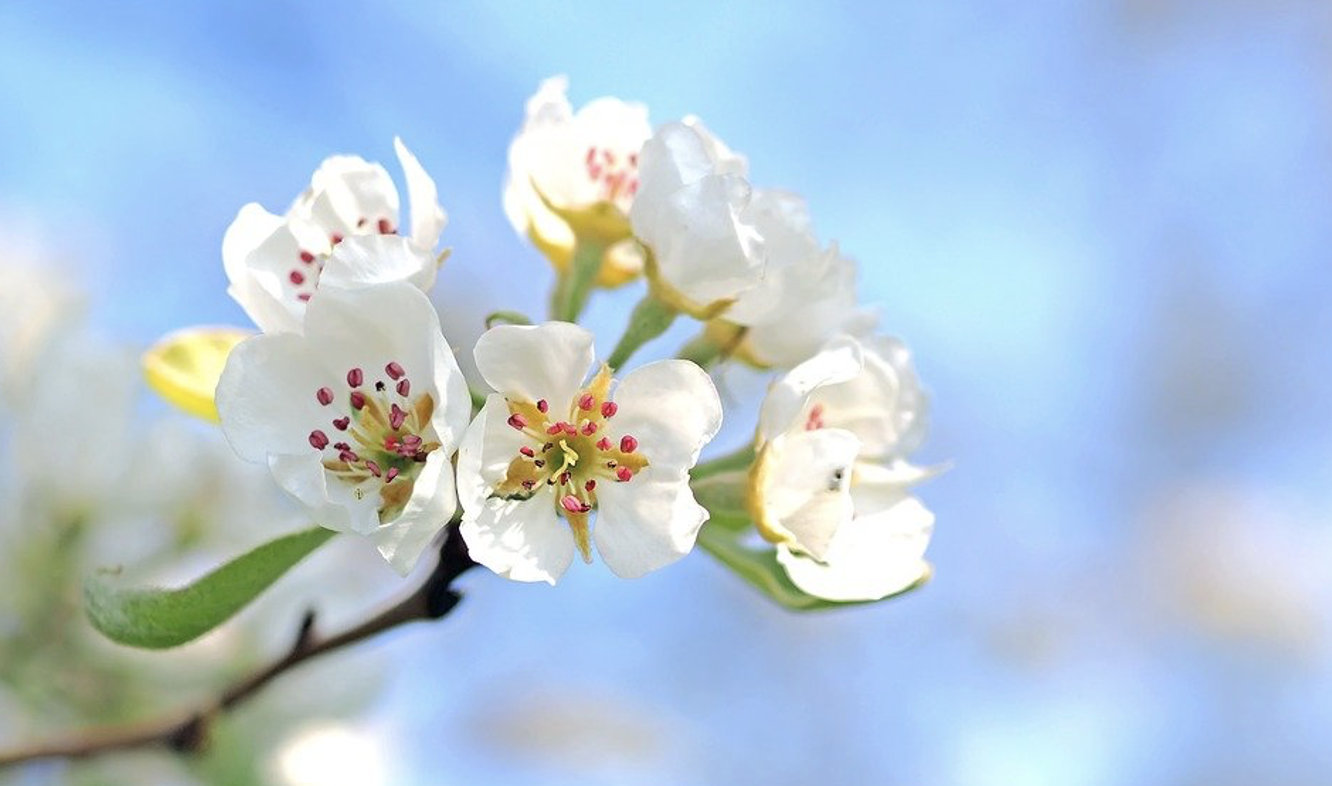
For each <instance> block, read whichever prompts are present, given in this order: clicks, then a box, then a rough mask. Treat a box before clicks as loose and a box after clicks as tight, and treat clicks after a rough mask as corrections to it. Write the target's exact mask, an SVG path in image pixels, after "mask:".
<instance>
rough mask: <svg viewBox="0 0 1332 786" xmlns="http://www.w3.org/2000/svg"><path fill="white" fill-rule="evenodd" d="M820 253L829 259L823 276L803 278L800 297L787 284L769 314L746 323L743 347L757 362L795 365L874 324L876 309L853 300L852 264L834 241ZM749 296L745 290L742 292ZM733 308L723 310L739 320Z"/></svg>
mask: <svg viewBox="0 0 1332 786" xmlns="http://www.w3.org/2000/svg"><path fill="white" fill-rule="evenodd" d="M825 258H830V259H831V262H830V264H829V266H828V267H827V268H826V269H824V271H823V278H822V279H821V280H817V281H809V282H806V283H807V288H806V289H805V292H804V295H803V296H801V294H800V293H801V291H802V290H801V288H800V287H798V286H788V287H787V290H786V291H785V292H784V293H783V296H782V301H781V302H780V303H778V304H777V305H776V306H775V310H774V311H773V312H772V314H771V319H770V320H768V321H763V322H760V323H757V324H751V325H749V331H748V332H747V333H746V334H745V349H746V351H747V352H749V353H750V354H751V355H752V356H754V357H755V358H756V359H758V360H759V361H760V362H762V363H766V364H768V365H770V366H777V367H789V366H795V365H797V364H799V363H802V362H804V361H805V360H807V359H809V358H810V357H812V356H814V355H815V354H816V353H817V352H818V351H819V349H820V348H821V347H822V346H823V345H824V344H826V343H827V342H828V341H829V340H831V339H832V338H833V337H835V336H838V335H848V336H852V337H855V338H858V339H862V340H863V339H864V338H865V337H867V336H868V335H869V334H870V333H871V332H872V331H873V330H874V327H875V325H877V324H878V321H879V314H878V311H877V309H875V308H872V307H870V308H866V307H862V306H859V305H858V303H857V300H858V298H857V296H856V281H855V278H856V270H855V264H854V263H853V262H851V260H848V259H844V258H842V257H841V256H840V255H839V254H838V252H837V247H836V245H835V244H834V245H833V246H832V248H831V249H829V250H828V251H827V252H825ZM749 296H750V295H749V293H746V294H745V296H744V297H745V298H746V299H747V298H749ZM738 306H739V304H737V308H738ZM737 308H732V309H731V310H729V311H727V312H726V318H727V319H728V320H731V321H738V317H737V315H736V311H737Z"/></svg>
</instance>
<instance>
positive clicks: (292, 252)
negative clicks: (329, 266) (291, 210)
mask: <svg viewBox="0 0 1332 786" xmlns="http://www.w3.org/2000/svg"><path fill="white" fill-rule="evenodd" d="M300 251H301V249H300V244H299V243H298V242H297V240H296V238H295V236H294V235H293V234H292V232H291V228H290V227H289V226H287V223H286V221H285V219H282V218H280V217H278V216H275V215H273V214H272V213H269V212H268V211H267V210H264V209H263V208H262V207H260V206H259V205H257V204H255V203H250V204H248V205H246V206H245V207H242V208H241V209H240V212H239V213H237V214H236V218H235V220H234V221H232V222H231V226H229V227H227V232H226V235H225V236H223V238H222V266H223V268H224V269H225V270H226V274H227V280H228V281H229V282H230V285H229V286H228V288H227V293H228V294H229V295H231V297H232V298H233V299H234V300H235V301H236V302H237V303H238V304H239V305H240V307H241V308H242V309H244V310H245V313H246V314H247V315H248V316H249V317H250V319H252V320H254V324H255V325H257V326H258V327H259V329H260V330H262V331H264V332H265V333H279V332H299V331H300V327H301V319H300V315H301V311H302V310H303V309H301V308H300V307H299V305H300V301H298V300H296V298H295V294H294V293H289V292H288V291H287V289H286V276H287V275H289V274H290V272H291V270H293V269H296V268H299V267H302V265H303V263H302V262H301V261H300Z"/></svg>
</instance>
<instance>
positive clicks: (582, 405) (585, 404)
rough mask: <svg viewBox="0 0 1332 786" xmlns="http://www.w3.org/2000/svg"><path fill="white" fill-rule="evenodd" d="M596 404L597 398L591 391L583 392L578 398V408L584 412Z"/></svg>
mask: <svg viewBox="0 0 1332 786" xmlns="http://www.w3.org/2000/svg"><path fill="white" fill-rule="evenodd" d="M596 405H597V400H596V398H595V397H593V395H592V394H591V393H584V394H583V397H582V398H580V399H578V408H579V409H581V410H583V411H584V412H591V411H592V408H593V407H595V406H596Z"/></svg>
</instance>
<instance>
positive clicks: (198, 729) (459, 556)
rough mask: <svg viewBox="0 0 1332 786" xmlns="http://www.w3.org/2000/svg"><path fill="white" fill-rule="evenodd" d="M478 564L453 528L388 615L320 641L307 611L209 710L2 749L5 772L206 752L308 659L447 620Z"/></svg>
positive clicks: (390, 608)
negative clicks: (57, 762) (135, 754)
mask: <svg viewBox="0 0 1332 786" xmlns="http://www.w3.org/2000/svg"><path fill="white" fill-rule="evenodd" d="M474 565H476V563H475V562H474V561H472V558H471V557H470V556H468V554H467V546H466V544H464V543H463V540H462V537H461V536H460V535H459V534H458V528H457V527H456V526H452V525H451V526H449V528H448V534H447V536H446V537H445V539H444V542H443V544H442V545H441V546H440V554H439V561H438V562H437V563H436V564H435V568H434V570H432V571H431V572H430V575H429V576H427V577H426V579H425V581H423V582H422V583H421V585H420V586H418V587H417V588H416V589H415V590H414V591H413V592H412V593H411V594H409V595H407V596H406V597H404V598H402V599H401V600H400V601H398V602H397V603H395V604H393V605H392V606H390V607H389V608H387V609H385V610H384V611H382V612H380V613H379V614H376V615H375V616H373V617H371V618H370V619H367V620H365V621H364V622H362V623H360V624H359V625H356V626H354V627H352V628H349V629H347V630H345V631H343V632H341V633H338V634H335V635H332V636H328V637H326V638H321V637H320V636H319V635H318V634H317V633H316V631H315V615H314V612H313V611H311V612H307V613H306V615H305V617H304V618H303V619H302V621H301V626H300V629H299V630H298V631H297V634H296V641H295V642H294V643H293V645H292V648H291V650H290V651H289V652H288V653H287V654H286V655H285V656H283V657H282V658H280V659H278V660H276V661H274V662H273V663H270V664H269V665H267V666H264V667H262V668H260V669H258V670H257V671H254V672H252V673H251V674H249V675H248V676H246V677H244V678H243V679H241V680H240V681H239V682H237V683H235V684H233V685H232V686H230V687H229V688H227V689H226V690H224V691H223V692H222V693H221V694H220V695H219V696H217V697H216V698H214V699H213V700H211V701H210V702H208V703H207V704H206V705H205V706H203V707H199V708H196V709H195V710H193V711H191V712H189V713H187V714H185V715H183V716H182V715H179V714H178V715H174V716H172V717H169V718H166V719H157V720H153V721H148V722H143V723H137V724H127V725H122V726H111V727H105V728H100V729H90V730H88V731H86V732H83V733H80V734H77V735H74V736H72V737H70V738H68V739H65V740H59V741H55V742H49V743H42V744H36V745H33V746H31V747H28V748H23V749H16V750H13V751H0V768H3V767H8V766H13V765H16V764H23V763H25V762H32V761H37V760H39V759H55V758H62V759H85V758H89V757H92V756H96V755H99V754H102V753H110V752H113V751H126V750H132V749H136V748H149V747H154V746H162V747H165V748H168V749H170V750H174V751H177V752H180V753H194V752H197V751H200V750H202V749H203V748H204V747H205V746H206V745H207V742H208V727H209V724H210V723H211V722H212V720H213V719H214V718H215V717H217V716H218V715H220V714H222V713H223V712H226V711H227V710H230V709H232V708H233V707H235V706H237V705H239V704H241V703H243V702H245V701H246V700H248V699H250V698H253V697H254V696H255V695H256V694H258V693H259V692H260V691H261V690H263V689H264V687H265V686H267V685H268V684H269V683H270V682H272V681H273V680H275V679H277V678H278V677H280V676H282V675H283V674H284V673H286V672H287V671H288V670H290V669H293V668H295V667H297V666H299V665H300V664H302V663H304V662H305V661H308V660H311V659H313V658H317V657H319V656H320V655H323V654H325V653H329V652H333V651H334V650H339V649H342V648H343V647H347V646H349V645H352V644H356V643H358V642H361V641H365V640H366V639H370V638H373V637H375V636H377V635H378V634H380V633H383V632H384V631H387V630H390V629H392V628H396V627H398V626H400V625H405V624H407V623H409V622H414V621H417V620H434V619H439V618H441V617H444V616H446V615H447V614H448V613H449V612H450V611H453V608H454V607H455V606H457V605H458V601H460V600H461V599H462V596H461V595H459V594H458V593H457V592H456V591H455V590H454V589H453V587H452V585H453V581H454V580H455V579H457V578H458V577H459V576H461V575H462V574H463V573H464V572H466V571H467V570H468V569H469V568H471V567H473V566H474Z"/></svg>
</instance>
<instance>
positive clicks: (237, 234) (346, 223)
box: [222, 139, 448, 333]
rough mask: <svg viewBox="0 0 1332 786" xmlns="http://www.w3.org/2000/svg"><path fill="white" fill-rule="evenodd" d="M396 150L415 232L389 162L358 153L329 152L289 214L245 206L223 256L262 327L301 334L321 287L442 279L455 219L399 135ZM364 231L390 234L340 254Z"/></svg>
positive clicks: (425, 285) (243, 302) (235, 289)
mask: <svg viewBox="0 0 1332 786" xmlns="http://www.w3.org/2000/svg"><path fill="white" fill-rule="evenodd" d="M394 148H395V150H396V151H397V154H398V160H399V162H400V163H401V165H402V170H403V174H404V177H405V180H406V185H407V195H408V198H409V199H410V201H411V223H410V224H409V225H408V227H407V229H408V232H407V233H406V234H402V233H401V229H402V227H401V225H400V222H399V213H398V190H397V188H396V187H395V186H394V185H393V180H392V178H390V177H389V174H388V172H387V171H386V170H385V169H384V167H383V166H381V165H379V164H376V163H370V162H368V161H366V160H364V159H362V158H360V157H358V156H345V155H342V156H332V157H330V158H328V159H325V160H324V162H323V164H321V165H320V167H319V169H318V170H317V171H316V172H315V173H314V176H313V177H312V178H311V180H310V186H309V188H307V189H306V190H305V191H304V192H303V193H302V194H301V195H300V196H299V197H297V198H296V201H295V202H294V203H293V204H292V206H291V207H290V208H289V209H288V210H287V212H286V213H285V214H284V215H281V216H276V215H273V214H272V213H269V212H268V211H267V210H265V209H264V208H263V207H261V206H260V205H259V204H257V203H253V202H252V203H250V204H248V205H246V206H245V207H242V208H241V209H240V213H238V214H237V216H236V219H235V220H234V221H233V222H232V224H231V226H230V227H228V229H227V233H226V236H225V237H224V238H223V240H222V263H223V267H224V268H225V269H226V273H227V279H228V281H229V282H230V286H229V288H228V290H227V291H228V293H229V294H230V295H231V296H232V298H234V299H235V300H236V302H237V303H239V304H240V306H241V308H243V309H245V313H246V314H248V315H249V316H250V318H251V319H252V320H254V323H255V325H257V326H258V327H259V329H260V330H262V331H264V332H266V333H272V332H295V331H298V330H299V329H300V324H301V315H302V314H303V313H304V312H305V306H306V303H307V302H309V300H310V298H311V296H312V295H313V294H314V293H315V291H317V289H318V288H319V286H320V285H339V286H359V285H363V284H371V283H383V282H388V281H411V282H412V283H414V284H416V285H417V286H419V287H420V288H421V289H429V288H430V287H431V286H433V285H434V281H435V272H436V270H437V269H438V259H437V257H436V255H435V247H436V245H438V243H439V237H440V234H441V233H442V232H443V231H444V226H445V224H446V223H447V222H448V217H447V216H446V214H445V213H444V210H443V208H441V207H440V206H439V200H438V195H437V191H436V188H435V182H434V180H432V179H431V178H430V176H429V175H428V174H426V172H425V170H424V169H423V168H422V167H421V164H420V162H418V161H417V160H416V157H415V156H414V155H412V153H411V152H410V151H409V150H408V149H407V147H406V146H405V145H404V144H403V143H402V140H401V139H395V140H394ZM358 236H370V237H380V238H382V239H381V240H366V241H365V242H363V243H362V244H361V245H360V246H359V249H358V250H357V251H356V252H355V253H346V252H344V253H341V254H339V253H335V250H336V249H338V248H340V247H341V244H342V242H343V241H344V240H347V239H349V238H353V237H358ZM399 238H403V239H404V240H405V241H406V242H402V241H400V240H399Z"/></svg>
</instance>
